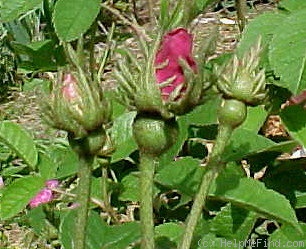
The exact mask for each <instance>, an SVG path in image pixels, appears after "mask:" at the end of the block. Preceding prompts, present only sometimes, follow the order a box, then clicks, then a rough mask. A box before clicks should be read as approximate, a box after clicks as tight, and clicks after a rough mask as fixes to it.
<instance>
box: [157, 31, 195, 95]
mask: <svg viewBox="0 0 306 249" xmlns="http://www.w3.org/2000/svg"><path fill="white" fill-rule="evenodd" d="M192 43H193V37H192V35H191V34H189V33H188V31H187V30H186V29H183V28H177V29H174V30H172V31H170V32H168V33H167V34H166V35H165V36H164V37H163V39H162V42H161V45H160V48H159V50H158V52H157V54H156V58H155V66H156V71H155V73H156V79H157V83H159V84H160V83H163V82H165V81H166V80H168V79H170V78H172V77H173V80H172V82H171V83H170V84H169V85H167V86H165V87H162V88H161V95H162V98H163V100H168V98H169V95H170V94H171V93H172V92H173V91H174V90H175V89H176V88H177V87H178V86H179V85H181V84H184V83H185V76H184V71H183V68H182V67H181V65H180V63H179V59H183V60H185V61H186V62H187V63H188V65H189V66H190V67H191V68H192V69H193V70H194V72H196V70H197V66H196V63H195V60H194V58H193V57H192ZM185 90H186V87H183V88H182V89H181V91H180V93H183V92H184V91H185Z"/></svg>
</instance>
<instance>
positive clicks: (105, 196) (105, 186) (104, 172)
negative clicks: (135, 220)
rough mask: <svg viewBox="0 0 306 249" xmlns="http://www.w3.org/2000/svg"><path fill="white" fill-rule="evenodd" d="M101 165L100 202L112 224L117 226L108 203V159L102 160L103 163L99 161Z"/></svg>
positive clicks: (112, 210) (115, 216)
mask: <svg viewBox="0 0 306 249" xmlns="http://www.w3.org/2000/svg"><path fill="white" fill-rule="evenodd" d="M100 163H101V164H102V179H101V187H102V200H103V203H104V208H105V211H106V212H107V213H108V215H109V217H111V219H112V222H113V223H114V224H119V223H120V222H119V220H118V218H117V215H116V213H115V211H114V209H113V207H112V205H111V203H110V193H109V190H108V180H109V178H108V170H109V165H110V158H109V157H107V158H104V160H103V163H102V160H101V161H100Z"/></svg>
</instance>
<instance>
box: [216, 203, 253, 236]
mask: <svg viewBox="0 0 306 249" xmlns="http://www.w3.org/2000/svg"><path fill="white" fill-rule="evenodd" d="M257 218H258V215H257V214H256V213H254V212H251V211H248V210H246V209H243V208H240V207H237V206H235V205H233V204H230V203H229V204H227V205H226V206H225V207H223V208H222V209H221V211H220V212H219V213H218V214H217V215H216V216H215V217H214V219H213V220H212V221H211V226H210V227H211V232H213V233H214V234H216V235H217V236H220V237H224V238H226V239H227V240H234V239H236V240H238V241H244V240H246V239H247V238H248V236H249V234H250V232H251V231H252V229H253V226H254V225H255V222H256V220H257Z"/></svg>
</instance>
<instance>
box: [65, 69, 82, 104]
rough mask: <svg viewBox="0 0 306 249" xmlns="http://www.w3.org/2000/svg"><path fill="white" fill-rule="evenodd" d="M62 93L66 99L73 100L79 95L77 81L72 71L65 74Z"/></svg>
mask: <svg viewBox="0 0 306 249" xmlns="http://www.w3.org/2000/svg"><path fill="white" fill-rule="evenodd" d="M62 93H63V96H64V98H65V99H67V100H69V101H71V100H74V99H75V98H77V97H78V95H79V94H78V92H77V81H76V79H75V78H74V77H73V75H72V74H71V73H67V74H65V75H64V80H63V87H62Z"/></svg>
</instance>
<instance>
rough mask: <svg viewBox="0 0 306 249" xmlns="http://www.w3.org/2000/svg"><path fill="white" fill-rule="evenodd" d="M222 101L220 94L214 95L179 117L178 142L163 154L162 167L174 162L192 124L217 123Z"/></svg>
mask: <svg viewBox="0 0 306 249" xmlns="http://www.w3.org/2000/svg"><path fill="white" fill-rule="evenodd" d="M220 103H221V98H220V96H214V98H211V99H208V100H207V101H206V102H205V103H204V104H203V105H200V106H197V107H196V108H195V109H194V110H192V111H191V112H190V113H188V114H186V115H183V116H180V117H179V118H178V126H179V136H178V138H177V139H176V143H175V144H174V145H173V146H172V147H171V148H170V149H169V150H168V151H167V152H166V153H164V154H163V155H162V156H161V158H160V167H161V168H163V167H164V165H167V164H168V163H170V162H172V161H173V159H174V158H175V157H176V156H177V155H178V153H179V151H180V150H181V149H182V146H183V144H184V142H185V141H186V140H187V138H188V128H189V126H190V125H198V126H205V125H210V124H215V123H217V110H218V108H219V105H220Z"/></svg>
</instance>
